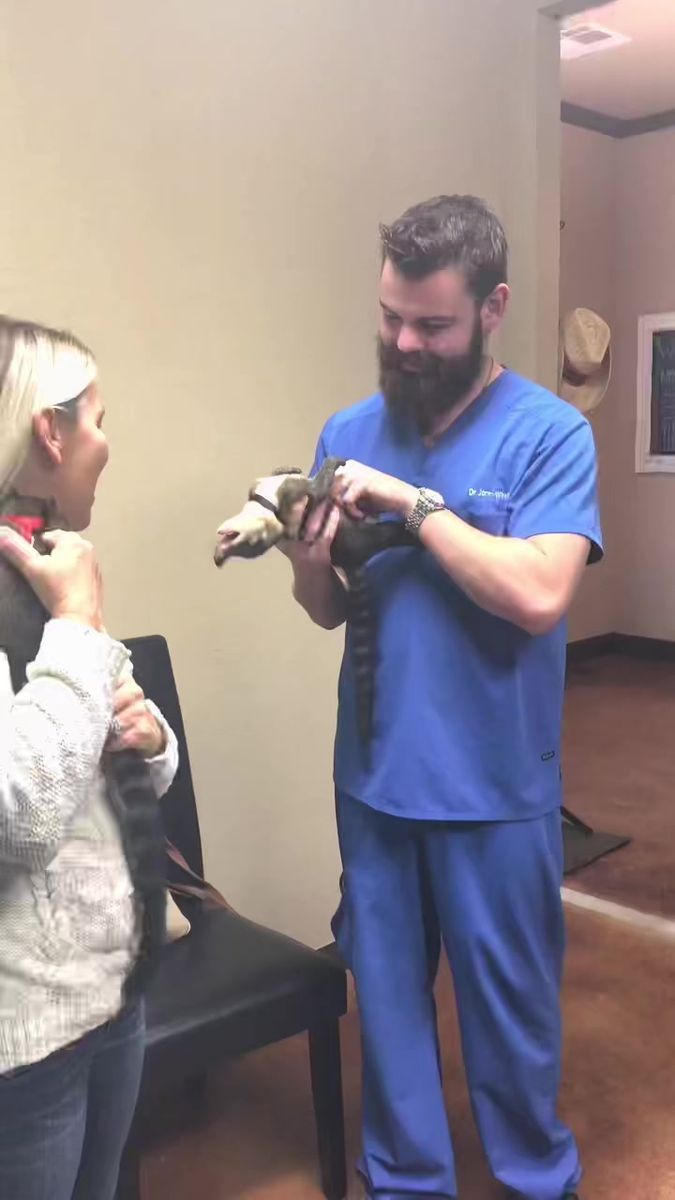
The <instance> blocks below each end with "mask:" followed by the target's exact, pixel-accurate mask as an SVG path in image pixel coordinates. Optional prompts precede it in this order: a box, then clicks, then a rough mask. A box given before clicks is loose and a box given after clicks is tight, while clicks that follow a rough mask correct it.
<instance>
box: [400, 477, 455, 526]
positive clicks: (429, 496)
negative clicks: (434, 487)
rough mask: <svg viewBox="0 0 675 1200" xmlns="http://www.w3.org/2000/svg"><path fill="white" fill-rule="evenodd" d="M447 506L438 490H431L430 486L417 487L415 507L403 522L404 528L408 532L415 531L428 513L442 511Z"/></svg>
mask: <svg viewBox="0 0 675 1200" xmlns="http://www.w3.org/2000/svg"><path fill="white" fill-rule="evenodd" d="M447 507H448V506H447V504H446V503H445V500H444V499H443V497H442V496H441V493H440V492H432V491H431V489H430V488H425V487H422V488H419V490H418V492H417V501H416V503H415V507H414V508H413V510H412V512H411V514H410V516H409V517H408V519H407V521H406V523H405V527H406V529H407V530H408V532H409V533H417V531H418V530H419V527H420V525H421V524H422V521H423V520H424V518H425V517H428V516H429V513H432V512H442V511H443V509H444V508H447Z"/></svg>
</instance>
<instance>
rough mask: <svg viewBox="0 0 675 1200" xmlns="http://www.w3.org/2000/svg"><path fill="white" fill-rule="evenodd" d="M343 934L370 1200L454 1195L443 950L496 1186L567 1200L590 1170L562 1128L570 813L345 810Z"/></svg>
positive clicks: (339, 928) (353, 805) (341, 809)
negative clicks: (441, 1042)
mask: <svg viewBox="0 0 675 1200" xmlns="http://www.w3.org/2000/svg"><path fill="white" fill-rule="evenodd" d="M337 816H338V833H339V838H340V849H341V854H342V862H343V867H344V876H343V895H342V900H341V903H340V907H339V909H338V912H337V914H336V916H335V919H334V922H333V931H334V934H335V937H336V941H337V944H338V948H339V949H340V951H341V953H342V955H343V957H344V959H345V961H346V963H347V964H348V966H349V967H350V969H351V971H352V973H353V975H354V979H355V982H356V989H357V995H358V1004H359V1012H360V1018H361V1029H362V1043H363V1125H364V1128H363V1143H364V1145H363V1157H362V1160H361V1163H360V1170H361V1172H362V1174H363V1176H364V1178H365V1180H366V1184H367V1187H368V1190H369V1194H370V1195H371V1196H372V1197H376V1198H377V1200H394V1197H397V1198H398V1197H407V1200H415V1198H416V1197H420V1198H422V1197H430V1196H434V1197H437V1198H440V1197H443V1198H453V1200H454V1198H455V1197H456V1196H457V1184H456V1178H455V1166H454V1160H453V1152H452V1143H451V1140H450V1134H449V1131H448V1124H447V1117H446V1112H445V1106H444V1102H443V1091H442V1082H441V1071H440V1062H439V1053H438V1040H437V1032H436V1010H435V1005H434V997H433V983H434V979H435V976H436V971H437V967H438V960H439V954H440V943H441V938H442V940H443V943H444V946H445V949H446V952H447V955H448V958H449V960H450V966H451V968H452V974H453V979H454V986H455V995H456V999H457V1007H458V1014H459V1023H460V1029H461V1037H462V1049H463V1056H464V1065H465V1069H466V1075H467V1080H468V1084H469V1091H470V1095H471V1103H472V1107H473V1112H474V1116H475V1120H476V1123H477V1126H478V1130H479V1133H480V1136H481V1140H482V1143H483V1147H484V1149H485V1153H486V1155H487V1158H488V1162H489V1164H490V1167H491V1169H492V1173H493V1175H494V1176H495V1178H496V1179H498V1180H499V1181H500V1182H501V1183H503V1184H505V1185H506V1187H507V1188H509V1189H511V1191H512V1193H513V1194H514V1195H515V1196H518V1197H521V1198H523V1200H562V1197H563V1196H564V1195H565V1193H566V1192H573V1191H574V1190H575V1189H576V1185H577V1183H578V1181H579V1178H580V1175H581V1170H580V1166H579V1157H578V1153H577V1148H576V1145H575V1142H574V1139H573V1137H572V1134H571V1133H570V1132H569V1130H568V1129H567V1128H566V1127H565V1126H564V1125H563V1124H562V1123H561V1122H560V1120H559V1119H558V1116H557V1113H556V1102H557V1095H558V1086H559V1077H560V1040H561V1037H560V1035H561V1029H560V1001H559V992H560V980H561V972H562V962H563V955H564V944H565V931H564V922H563V913H562V903H561V898H560V883H561V878H562V832H561V818H560V813H559V811H555V812H552V813H550V814H549V815H547V816H545V817H540V818H537V819H535V820H531V821H520V822H501V823H493V822H480V823H475V822H472V823H465V822H448V823H446V822H433V821H415V820H408V819H405V818H399V817H392V816H388V815H387V814H384V813H381V812H378V811H377V810H375V809H373V808H370V807H368V806H367V805H365V804H361V803H359V802H358V801H356V800H354V799H352V798H351V797H349V796H346V795H343V794H338V797H337Z"/></svg>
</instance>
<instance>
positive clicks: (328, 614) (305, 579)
mask: <svg viewBox="0 0 675 1200" xmlns="http://www.w3.org/2000/svg"><path fill="white" fill-rule="evenodd" d="M324 522H325V526H324V528H322V525H324ZM339 522H340V509H339V508H338V507H337V505H336V504H334V503H333V502H332V501H331V500H324V501H322V503H321V504H317V506H316V508H315V510H314V512H313V513H312V515H311V517H310V518H309V520H308V522H307V527H306V529H305V534H304V537H303V539H302V541H301V542H295V541H283V542H279V543H278V546H279V549H280V550H281V551H282V552H283V553H284V554H285V555H286V557H287V558H288V559H290V562H291V566H292V567H293V576H294V582H293V595H294V596H295V598H296V600H297V601H298V604H300V605H302V607H303V608H304V610H305V612H306V613H307V614H308V615H309V616H310V617H311V619H312V621H314V623H315V624H316V625H320V626H321V627H322V629H336V628H337V626H338V625H341V624H342V623H343V621H344V620H345V618H346V616H347V593H346V591H345V586H344V584H343V583H342V581H341V580H340V578H339V576H338V574H337V572H336V571H335V570H334V569H333V564H332V562H331V557H330V551H331V546H332V544H333V539H334V537H335V534H336V533H337V527H338V524H339Z"/></svg>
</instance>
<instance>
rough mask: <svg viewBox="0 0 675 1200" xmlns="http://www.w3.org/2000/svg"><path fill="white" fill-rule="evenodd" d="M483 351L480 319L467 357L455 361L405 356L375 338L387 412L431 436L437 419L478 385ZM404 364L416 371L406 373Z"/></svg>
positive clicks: (434, 356) (416, 354)
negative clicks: (408, 421)
mask: <svg viewBox="0 0 675 1200" xmlns="http://www.w3.org/2000/svg"><path fill="white" fill-rule="evenodd" d="M484 349H485V338H484V336H483V327H482V325H481V321H480V316H477V317H476V324H475V326H474V330H473V334H472V336H471V345H470V346H469V349H468V350H467V352H466V354H462V355H456V356H455V357H454V358H440V357H439V356H438V355H437V354H432V353H430V352H428V351H419V352H411V353H410V354H404V353H402V352H401V351H400V350H399V348H398V346H396V345H395V344H391V343H387V342H384V341H383V340H382V338H381V337H378V339H377V353H378V361H379V367H380V388H381V390H382V393H383V395H384V397H385V399H386V401H387V404H388V405H389V409H390V411H391V412H392V413H393V415H394V416H395V417H396V418H397V419H399V420H400V419H401V418H402V419H403V420H406V419H408V420H410V418H412V419H413V420H414V421H415V423H416V424H417V427H418V429H419V431H420V433H421V434H423V435H427V434H430V433H433V431H434V429H435V427H436V426H437V424H438V421H439V418H441V417H444V416H447V415H448V414H449V413H451V412H452V410H453V409H454V408H456V407H457V405H458V404H460V403H461V401H462V400H464V398H465V397H466V396H467V395H468V393H469V392H470V390H471V388H472V387H473V386H474V384H475V383H476V382H477V380H478V378H479V376H480V373H481V369H482V366H483V352H484ZM403 364H409V365H410V366H414V367H415V368H416V369H415V370H414V371H406V370H405V369H404V365H403Z"/></svg>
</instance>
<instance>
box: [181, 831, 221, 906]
mask: <svg viewBox="0 0 675 1200" xmlns="http://www.w3.org/2000/svg"><path fill="white" fill-rule="evenodd" d="M166 853H167V857H168V858H170V859H171V862H172V863H175V864H176V866H177V867H180V869H181V871H184V872H185V874H186V875H187V876H188V877H189V878H190V879H193V880H194V883H192V884H188V883H168V884H167V887H168V888H169V891H170V892H175V893H176V895H179V896H191V897H193V898H195V899H197V900H204V901H210V902H211V903H212V904H215V905H216V906H217V907H218V908H227V909H230V911H231V909H232V906H231V905H230V904H228V903H227V900H226V899H225V897H224V896H223V895H222V893H221V892H219V891H218V889H217V888H215V887H214V886H213V884H212V883H208V882H207V880H206V879H202V877H201V875H198V874H197V872H196V871H193V870H192V867H191V866H189V864H188V863H187V861H186V859H185V858H184V856H183V855H182V854H181V852H180V850H178V849H177V848H176V846H174V844H173V842H170V841H169V839H168V838H167V839H166Z"/></svg>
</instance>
